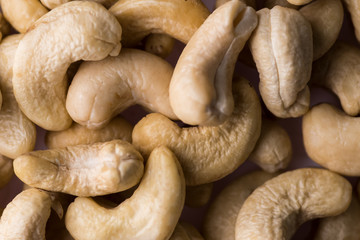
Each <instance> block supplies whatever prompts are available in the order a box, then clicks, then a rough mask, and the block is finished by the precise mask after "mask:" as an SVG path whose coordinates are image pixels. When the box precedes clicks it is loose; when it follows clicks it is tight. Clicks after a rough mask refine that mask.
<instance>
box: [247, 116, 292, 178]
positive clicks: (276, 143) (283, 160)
mask: <svg viewBox="0 0 360 240" xmlns="http://www.w3.org/2000/svg"><path fill="white" fill-rule="evenodd" d="M291 158H292V146H291V140H290V137H289V135H288V134H287V132H286V131H285V129H284V128H282V127H281V126H280V125H279V124H277V123H276V122H274V121H270V120H266V119H263V120H262V126H261V134H260V137H259V140H258V141H257V143H256V146H255V148H254V150H253V151H252V153H251V154H250V156H249V158H248V159H249V160H250V161H253V162H254V163H255V164H257V165H258V166H260V167H261V168H262V169H263V170H264V171H266V172H271V173H272V172H276V171H279V170H281V169H285V168H286V167H287V166H288V165H289V163H290V160H291Z"/></svg>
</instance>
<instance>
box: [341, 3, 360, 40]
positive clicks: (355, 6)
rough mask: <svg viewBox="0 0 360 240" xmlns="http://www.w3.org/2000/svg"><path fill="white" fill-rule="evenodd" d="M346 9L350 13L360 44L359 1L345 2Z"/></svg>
mask: <svg viewBox="0 0 360 240" xmlns="http://www.w3.org/2000/svg"><path fill="white" fill-rule="evenodd" d="M344 4H345V7H346V8H347V10H348V11H349V12H350V16H351V20H352V23H353V25H354V28H355V36H356V39H357V40H358V42H360V4H359V1H357V0H344Z"/></svg>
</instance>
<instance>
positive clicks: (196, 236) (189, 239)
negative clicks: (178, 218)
mask: <svg viewBox="0 0 360 240" xmlns="http://www.w3.org/2000/svg"><path fill="white" fill-rule="evenodd" d="M169 240H204V238H203V237H202V236H201V234H200V233H199V232H198V230H197V229H196V228H195V227H194V226H193V225H191V224H189V223H187V222H179V223H178V224H177V225H176V228H175V230H174V232H173V234H172V235H171V237H170V239H169Z"/></svg>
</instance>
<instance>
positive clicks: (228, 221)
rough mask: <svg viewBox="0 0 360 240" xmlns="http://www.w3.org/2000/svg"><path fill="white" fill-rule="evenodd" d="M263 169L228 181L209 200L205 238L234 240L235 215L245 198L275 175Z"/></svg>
mask: <svg viewBox="0 0 360 240" xmlns="http://www.w3.org/2000/svg"><path fill="white" fill-rule="evenodd" d="M275 176H276V174H271V173H267V172H263V171H254V172H250V173H248V174H245V175H243V176H240V177H238V178H237V179H235V180H234V181H232V182H231V183H229V184H228V185H227V186H226V187H225V188H224V189H223V190H222V191H221V192H220V193H219V194H218V195H217V196H216V198H215V199H214V200H213V202H211V204H210V206H209V208H208V210H207V212H206V215H205V217H204V222H203V234H204V237H205V239H207V240H219V239H221V240H234V239H235V223H236V218H237V215H238V213H239V211H240V208H241V206H242V205H243V203H244V202H245V200H246V198H247V197H248V196H249V195H250V194H251V193H252V192H253V191H254V190H255V189H256V188H257V187H259V186H260V185H262V184H263V183H265V182H266V181H267V180H269V179H271V178H273V177H275Z"/></svg>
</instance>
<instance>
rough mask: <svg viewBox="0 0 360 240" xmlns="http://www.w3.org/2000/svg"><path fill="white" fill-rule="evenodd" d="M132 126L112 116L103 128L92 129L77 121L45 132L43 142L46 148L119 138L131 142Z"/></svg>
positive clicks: (120, 118) (122, 119)
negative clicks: (61, 129) (56, 130)
mask: <svg viewBox="0 0 360 240" xmlns="http://www.w3.org/2000/svg"><path fill="white" fill-rule="evenodd" d="M132 129H133V126H132V125H131V124H130V123H129V122H128V121H126V120H125V119H124V118H122V117H117V118H114V119H113V120H112V121H111V122H109V123H108V124H107V125H106V126H105V127H104V128H101V129H98V130H93V129H88V128H86V127H84V126H81V125H79V124H77V123H73V125H72V126H71V127H70V128H68V129H66V130H63V131H58V132H47V133H46V136H45V144H46V146H47V147H48V148H51V149H52V148H65V147H67V146H74V145H81V144H93V143H96V142H106V141H111V140H114V139H121V140H124V141H127V142H131V134H132Z"/></svg>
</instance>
